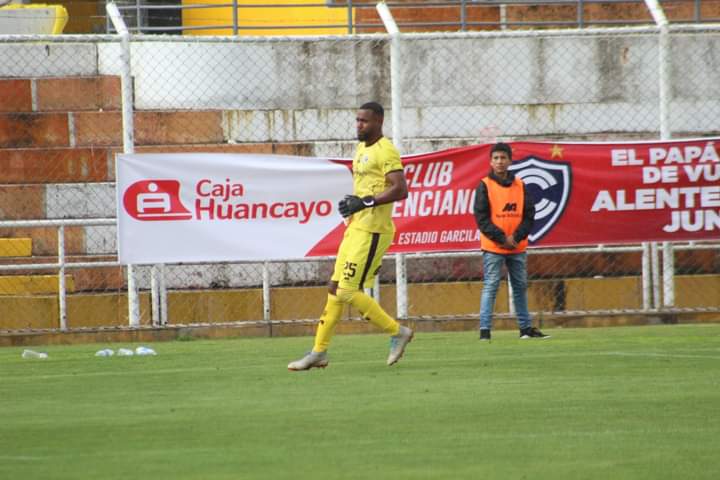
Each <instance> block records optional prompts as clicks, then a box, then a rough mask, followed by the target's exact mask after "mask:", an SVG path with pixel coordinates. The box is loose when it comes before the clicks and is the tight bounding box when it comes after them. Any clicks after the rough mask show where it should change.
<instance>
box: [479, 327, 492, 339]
mask: <svg viewBox="0 0 720 480" xmlns="http://www.w3.org/2000/svg"><path fill="white" fill-rule="evenodd" d="M480 340H487V341H490V330H488V329H487V328H483V329H481V330H480Z"/></svg>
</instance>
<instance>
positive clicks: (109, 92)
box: [0, 76, 121, 113]
mask: <svg viewBox="0 0 720 480" xmlns="http://www.w3.org/2000/svg"><path fill="white" fill-rule="evenodd" d="M33 91H34V98H33ZM120 98H121V97H120V77H116V76H94V77H66V78H37V79H34V78H33V79H14V78H13V79H0V112H16V113H21V112H68V111H80V110H119V109H120V105H121V102H120Z"/></svg>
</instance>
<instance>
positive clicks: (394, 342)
mask: <svg viewBox="0 0 720 480" xmlns="http://www.w3.org/2000/svg"><path fill="white" fill-rule="evenodd" d="M413 336H415V333H414V332H413V331H412V330H410V329H409V328H408V327H404V326H402V325H400V331H399V332H398V334H397V335H393V336H392V337H390V355H388V359H387V364H388V366H390V365H395V364H396V363H397V361H398V360H400V357H402V356H403V353H405V347H407V344H408V343H410V342H411V341H412V339H413Z"/></svg>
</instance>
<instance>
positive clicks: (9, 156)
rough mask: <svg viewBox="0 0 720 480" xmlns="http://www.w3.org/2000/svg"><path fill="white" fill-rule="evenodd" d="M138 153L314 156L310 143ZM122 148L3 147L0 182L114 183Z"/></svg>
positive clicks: (155, 148) (171, 147) (173, 147)
mask: <svg viewBox="0 0 720 480" xmlns="http://www.w3.org/2000/svg"><path fill="white" fill-rule="evenodd" d="M135 151H136V152H137V153H259V154H277V155H298V156H312V155H314V154H315V152H314V148H313V145H312V144H311V143H304V142H303V143H237V144H230V143H214V144H200V145H178V144H168V145H150V146H142V145H141V146H137V147H136V149H135ZM119 153H122V148H119V147H59V148H5V149H0V165H2V166H3V168H1V169H0V185H4V184H38V183H40V184H51V183H86V182H111V181H114V180H115V167H114V165H115V163H114V162H115V155H116V154H119Z"/></svg>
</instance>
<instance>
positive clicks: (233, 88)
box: [0, 34, 720, 150]
mask: <svg viewBox="0 0 720 480" xmlns="http://www.w3.org/2000/svg"><path fill="white" fill-rule="evenodd" d="M657 43H658V42H657V37H656V36H655V35H647V34H635V35H622V36H620V35H617V36H612V37H611V36H602V37H601V36H592V37H591V36H585V37H578V36H576V37H563V38H559V37H544V38H543V37H531V36H527V37H508V38H496V37H493V38H490V37H456V38H447V39H441V38H422V37H421V38H418V37H413V38H412V39H409V40H405V41H404V43H403V47H402V59H401V63H402V68H403V70H404V72H405V74H404V77H403V79H402V82H401V83H402V90H403V97H402V101H403V105H404V110H403V115H402V118H403V131H404V135H405V137H406V138H408V139H409V140H412V139H438V138H456V139H458V138H473V137H477V136H478V130H479V129H480V128H483V127H488V126H492V127H493V128H494V129H496V130H498V131H499V132H501V135H502V136H504V137H527V136H555V137H558V136H559V137H566V138H578V137H583V136H586V137H587V136H592V135H600V134H606V135H611V134H615V136H618V135H626V136H638V135H640V136H641V135H645V136H652V134H654V133H656V132H657V131H658V129H659V120H658V116H659V107H658V100H657V97H658V81H657V76H658V52H657ZM671 54H672V66H671V79H672V95H673V101H672V105H671V113H672V119H671V126H672V130H673V131H675V132H681V133H693V134H703V133H706V132H717V131H718V126H717V122H716V121H715V119H717V118H720V81H718V80H720V78H719V75H720V74H719V73H718V72H720V35H718V34H702V35H701V34H695V35H687V34H678V35H674V37H673V40H672V47H671ZM132 59H133V62H132V71H133V76H134V83H135V102H136V107H137V108H138V109H143V110H175V109H181V110H188V109H193V110H221V111H222V112H223V140H224V141H229V142H291V141H313V142H314V141H327V142H334V141H343V140H345V141H347V140H352V137H353V128H352V119H353V111H354V109H355V108H356V107H357V106H358V105H359V104H360V103H361V102H363V101H366V100H368V99H375V100H379V101H380V102H383V103H384V104H386V105H388V106H389V105H390V103H391V99H390V62H389V45H388V42H387V41H386V40H385V39H384V38H383V37H378V38H377V39H367V38H365V39H363V40H358V39H353V38H340V39H327V40H314V41H313V40H308V39H303V40H296V41H292V42H291V41H285V40H283V41H277V40H275V41H272V40H257V41H255V40H254V41H242V42H237V43H227V42H218V43H207V42H202V43H200V42H135V43H133V45H132ZM120 66H121V65H120V61H119V45H118V44H117V43H109V42H99V43H49V44H41V43H36V44H8V43H5V44H3V43H0V77H42V76H65V75H97V74H103V75H118V74H119V73H120ZM386 127H387V130H388V131H391V129H392V125H391V124H390V117H389V116H388V124H387V125H386ZM406 150H407V149H406Z"/></svg>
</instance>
